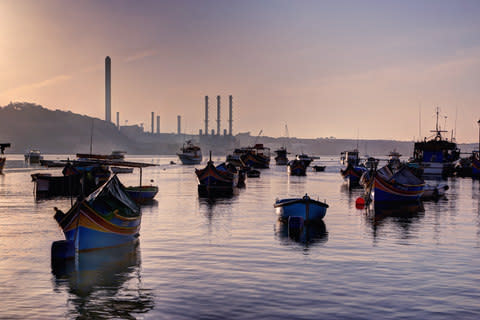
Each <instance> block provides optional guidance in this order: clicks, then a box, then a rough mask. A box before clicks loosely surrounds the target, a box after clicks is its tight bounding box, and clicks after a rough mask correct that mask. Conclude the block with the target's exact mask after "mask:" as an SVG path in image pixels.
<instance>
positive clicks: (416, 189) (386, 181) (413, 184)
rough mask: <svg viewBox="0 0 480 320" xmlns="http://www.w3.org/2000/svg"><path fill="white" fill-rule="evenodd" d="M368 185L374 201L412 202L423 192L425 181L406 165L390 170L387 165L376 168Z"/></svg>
mask: <svg viewBox="0 0 480 320" xmlns="http://www.w3.org/2000/svg"><path fill="white" fill-rule="evenodd" d="M372 183H373V186H371V187H370V189H371V191H372V193H373V200H374V201H375V202H384V201H385V202H413V201H418V200H419V199H420V197H421V196H422V194H423V191H424V188H425V182H424V181H423V180H422V179H420V178H418V177H416V176H415V175H414V174H413V173H412V171H411V170H410V169H409V168H408V167H407V166H402V167H401V168H400V169H398V170H397V171H396V172H392V171H391V170H390V168H389V167H388V166H385V167H383V168H381V169H379V170H377V171H376V172H375V173H374V175H373V181H372Z"/></svg>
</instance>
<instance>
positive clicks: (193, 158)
mask: <svg viewBox="0 0 480 320" xmlns="http://www.w3.org/2000/svg"><path fill="white" fill-rule="evenodd" d="M180 151H181V152H180V153H177V156H178V157H179V158H180V161H181V162H182V164H185V165H192V164H199V163H201V162H202V150H201V149H200V147H199V146H196V145H194V144H193V143H192V141H191V140H188V141H186V142H185V144H184V145H183V146H182V148H181V149H180Z"/></svg>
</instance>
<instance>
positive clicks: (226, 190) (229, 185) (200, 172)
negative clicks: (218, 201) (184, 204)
mask: <svg viewBox="0 0 480 320" xmlns="http://www.w3.org/2000/svg"><path fill="white" fill-rule="evenodd" d="M195 174H196V175H197V179H198V193H199V194H200V195H201V196H224V195H231V194H233V189H234V188H235V187H237V186H238V184H239V174H238V170H237V169H236V168H235V166H233V165H227V164H225V163H221V164H220V165H218V166H215V165H214V163H213V161H212V158H211V155H210V160H209V161H208V162H207V166H206V167H205V168H203V169H195ZM243 177H244V175H243ZM241 183H242V182H240V184H241Z"/></svg>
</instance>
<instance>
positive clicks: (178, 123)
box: [177, 116, 182, 134]
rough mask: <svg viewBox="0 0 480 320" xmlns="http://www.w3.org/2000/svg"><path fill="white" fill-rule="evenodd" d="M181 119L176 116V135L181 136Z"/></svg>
mask: <svg viewBox="0 0 480 320" xmlns="http://www.w3.org/2000/svg"><path fill="white" fill-rule="evenodd" d="M181 125H182V117H181V116H177V134H181V133H182V127H181Z"/></svg>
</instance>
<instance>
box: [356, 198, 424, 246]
mask: <svg viewBox="0 0 480 320" xmlns="http://www.w3.org/2000/svg"><path fill="white" fill-rule="evenodd" d="M424 216H425V209H424V208H423V203H421V202H418V203H408V204H398V203H394V204H390V203H373V204H372V205H371V206H370V207H369V208H367V209H366V214H365V217H366V221H367V223H368V224H369V225H370V226H371V227H372V235H373V238H374V239H377V237H378V236H379V235H380V232H381V229H382V227H384V226H386V225H391V224H394V225H395V226H397V227H399V228H400V232H401V235H402V238H403V239H408V238H410V236H411V228H412V226H414V225H415V224H416V223H417V222H418V221H419V220H420V219H421V218H423V217H424Z"/></svg>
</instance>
